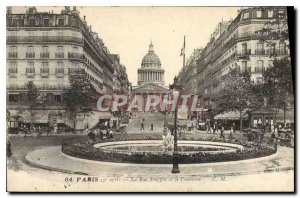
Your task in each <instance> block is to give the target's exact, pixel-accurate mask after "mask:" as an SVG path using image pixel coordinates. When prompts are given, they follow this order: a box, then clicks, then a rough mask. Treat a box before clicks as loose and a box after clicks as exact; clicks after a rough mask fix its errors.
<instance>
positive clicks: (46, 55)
mask: <svg viewBox="0 0 300 198" xmlns="http://www.w3.org/2000/svg"><path fill="white" fill-rule="evenodd" d="M40 58H49V52H42V53H40Z"/></svg>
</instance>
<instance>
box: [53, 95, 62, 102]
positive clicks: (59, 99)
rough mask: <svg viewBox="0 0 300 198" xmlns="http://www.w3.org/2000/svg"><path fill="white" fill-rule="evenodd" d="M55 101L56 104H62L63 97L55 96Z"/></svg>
mask: <svg viewBox="0 0 300 198" xmlns="http://www.w3.org/2000/svg"><path fill="white" fill-rule="evenodd" d="M54 101H55V102H59V103H60V102H61V95H54Z"/></svg>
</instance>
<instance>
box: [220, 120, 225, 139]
mask: <svg viewBox="0 0 300 198" xmlns="http://www.w3.org/2000/svg"><path fill="white" fill-rule="evenodd" d="M220 124H221V128H220V129H221V134H220V138H223V139H225V135H224V126H223V124H222V123H220Z"/></svg>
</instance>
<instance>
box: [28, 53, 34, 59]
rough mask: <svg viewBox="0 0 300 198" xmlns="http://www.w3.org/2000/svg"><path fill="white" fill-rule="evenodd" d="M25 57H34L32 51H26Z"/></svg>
mask: <svg viewBox="0 0 300 198" xmlns="http://www.w3.org/2000/svg"><path fill="white" fill-rule="evenodd" d="M26 58H35V53H34V52H26Z"/></svg>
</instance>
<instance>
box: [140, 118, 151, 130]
mask: <svg viewBox="0 0 300 198" xmlns="http://www.w3.org/2000/svg"><path fill="white" fill-rule="evenodd" d="M145 122H146V120H145V118H143V119H141V129H140V130H143V131H144V130H145ZM153 127H154V125H153V123H151V124H150V131H153Z"/></svg>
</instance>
